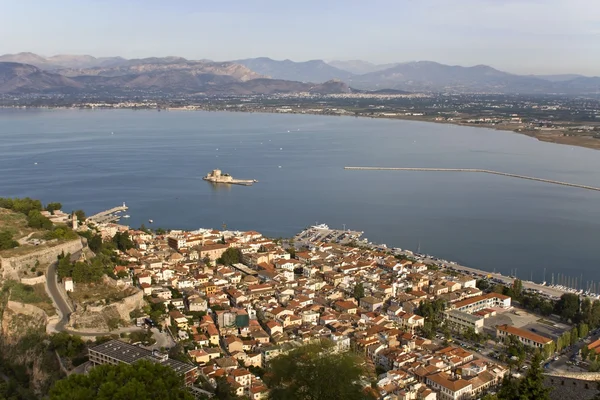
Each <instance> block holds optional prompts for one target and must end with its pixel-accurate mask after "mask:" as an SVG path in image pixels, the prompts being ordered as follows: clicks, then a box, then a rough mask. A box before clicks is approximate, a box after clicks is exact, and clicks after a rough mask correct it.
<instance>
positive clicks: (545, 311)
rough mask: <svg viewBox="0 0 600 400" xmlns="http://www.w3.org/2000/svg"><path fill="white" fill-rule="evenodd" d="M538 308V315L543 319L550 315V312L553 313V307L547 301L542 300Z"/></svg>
mask: <svg viewBox="0 0 600 400" xmlns="http://www.w3.org/2000/svg"><path fill="white" fill-rule="evenodd" d="M539 308H540V314H542V315H543V316H545V317H548V316H549V315H550V314H552V311H554V306H553V305H552V303H551V302H549V301H548V300H542V301H541V302H540V306H539Z"/></svg>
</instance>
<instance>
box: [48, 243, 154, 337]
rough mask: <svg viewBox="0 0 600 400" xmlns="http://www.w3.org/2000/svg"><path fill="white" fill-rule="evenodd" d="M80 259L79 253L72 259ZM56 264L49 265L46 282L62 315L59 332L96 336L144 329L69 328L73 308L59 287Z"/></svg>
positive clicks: (58, 327)
mask: <svg viewBox="0 0 600 400" xmlns="http://www.w3.org/2000/svg"><path fill="white" fill-rule="evenodd" d="M73 258H74V259H78V258H79V255H77V254H74V255H73V256H72V259H73ZM56 266H57V263H56V262H55V263H52V264H51V265H50V266H49V267H48V271H47V272H46V284H47V285H48V292H49V294H50V297H51V298H52V301H53V303H54V307H55V308H57V310H58V312H59V316H60V320H59V321H58V323H57V324H56V325H55V327H54V329H55V330H56V331H57V332H67V333H68V334H70V335H78V336H85V337H96V336H106V335H115V334H116V335H118V334H121V333H131V332H137V331H141V330H143V328H139V327H137V326H131V327H125V328H121V329H117V330H114V331H110V332H106V331H102V332H87V331H77V330H73V329H67V328H66V326H67V324H68V323H69V316H70V315H71V308H70V307H69V305H68V303H67V300H66V299H65V298H64V297H63V296H62V294H61V292H60V290H59V289H58V285H59V283H58V279H57V276H56Z"/></svg>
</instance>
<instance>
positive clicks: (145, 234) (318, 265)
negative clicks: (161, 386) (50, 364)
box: [44, 205, 600, 400]
mask: <svg viewBox="0 0 600 400" xmlns="http://www.w3.org/2000/svg"><path fill="white" fill-rule="evenodd" d="M124 209H126V206H125V205H123V206H122V207H117V208H115V209H114V210H117V212H120V211H123V210H124ZM44 215H47V216H48V217H51V218H53V220H54V221H55V223H57V224H61V223H69V224H71V225H72V229H73V230H74V231H76V232H79V233H80V234H83V235H84V236H87V237H88V241H89V243H90V244H91V243H92V241H94V240H96V239H97V238H101V241H102V242H105V243H112V242H115V238H117V239H116V242H117V243H118V246H117V248H116V249H115V250H114V252H115V253H116V254H115V255H116V256H117V259H118V260H119V262H118V263H117V264H115V265H114V268H113V270H112V271H109V275H110V276H112V278H111V277H107V276H105V277H104V278H103V281H104V282H110V285H111V286H112V287H113V288H114V287H116V288H120V289H119V290H123V291H127V296H130V297H128V298H133V297H135V296H137V298H136V301H135V302H129V303H127V304H128V307H129V308H128V309H126V312H121V317H120V320H119V318H117V323H115V324H114V325H112V326H110V325H111V324H108V325H109V327H108V328H107V329H106V330H105V331H104V333H102V332H99V329H100V328H99V324H98V323H97V322H94V323H91V324H88V326H86V325H85V322H86V318H87V317H85V316H84V314H83V313H82V311H81V310H80V309H81V308H84V309H87V311H90V310H91V309H92V308H93V307H92V306H91V305H89V304H88V305H83V306H81V305H75V307H74V308H75V312H73V313H72V314H70V315H67V314H68V313H69V311H65V312H61V314H63V318H66V319H67V320H70V321H67V323H68V325H67V326H68V327H70V329H71V330H69V331H68V332H69V333H72V334H81V335H83V336H92V337H94V336H95V337H98V336H101V335H104V336H103V337H106V338H107V339H106V340H108V341H106V340H104V341H103V342H102V343H101V344H97V345H90V347H89V349H88V354H87V362H86V363H85V364H83V366H82V367H79V371H80V372H81V371H85V370H89V368H93V367H94V366H95V365H102V364H120V363H125V364H132V363H134V362H136V361H138V360H151V361H153V362H155V363H160V364H163V365H165V366H168V367H169V368H172V369H173V370H174V371H175V372H177V374H179V375H181V376H182V377H183V380H184V382H185V385H187V387H188V389H189V390H190V391H191V392H192V393H193V394H194V395H195V396H196V398H207V397H208V398H210V397H213V396H214V394H215V391H218V387H219V385H227V387H228V388H230V389H231V390H232V391H233V392H234V393H235V394H236V395H237V396H246V398H251V399H266V398H267V397H268V394H269V388H268V386H267V384H266V383H265V381H264V378H265V372H266V371H268V368H269V365H270V363H271V362H272V361H273V360H274V359H275V358H276V357H278V356H279V355H282V354H286V353H288V352H290V351H292V350H293V349H297V348H299V347H301V346H303V345H305V344H308V343H325V342H326V343H328V344H329V346H330V349H331V350H329V351H332V352H334V353H346V352H352V353H354V354H356V355H358V356H360V357H361V358H363V359H364V360H365V363H366V367H367V369H368V370H369V371H371V373H370V377H369V378H367V377H365V381H364V386H365V390H368V391H371V392H372V394H373V396H374V397H375V398H381V399H390V400H391V399H400V400H413V399H424V400H434V399H463V398H480V397H482V396H483V395H484V394H486V393H494V392H495V391H497V390H499V387H500V385H501V384H502V382H503V380H504V378H505V377H508V376H509V375H510V376H513V377H522V376H525V374H526V372H527V370H528V368H529V367H530V365H529V364H530V362H531V360H532V355H533V354H538V355H539V356H540V357H541V359H542V360H543V364H544V369H545V373H546V375H545V376H546V381H547V382H548V384H550V383H549V382H550V381H552V383H551V384H552V385H554V382H555V381H556V382H559V381H562V382H564V380H565V379H567V380H569V379H571V378H570V377H569V374H570V373H571V374H572V373H573V372H582V371H586V370H588V369H589V370H590V371H593V370H594V368H596V366H597V361H595V360H596V358H595V356H596V354H597V353H600V345H599V343H600V341H593V340H592V338H593V337H594V336H593V335H596V333H597V332H596V331H594V330H593V329H592V328H595V327H597V326H598V325H600V320H598V321H596V322H593V323H592V322H590V323H589V325H588V324H587V323H584V322H580V323H579V325H577V326H575V328H573V324H572V323H570V322H567V320H565V319H564V318H561V316H560V315H555V313H558V312H562V311H555V309H559V308H560V307H559V306H556V304H560V303H561V301H563V297H564V296H563V297H559V296H556V295H554V293H555V292H544V290H543V289H544V287H543V286H542V285H537V286H529V287H524V286H523V283H522V282H521V281H520V280H518V279H508V280H506V277H504V278H505V280H501V279H498V278H496V277H494V276H493V275H492V274H488V273H485V272H483V271H477V270H469V271H467V270H461V269H460V268H459V266H457V265H456V264H454V263H450V262H447V261H445V260H439V259H433V258H431V257H430V256H425V255H420V254H415V253H412V252H410V251H403V250H401V249H388V248H387V247H386V246H385V245H376V244H372V243H369V242H368V241H367V240H364V239H361V235H362V232H358V231H351V230H346V229H343V230H336V229H330V228H329V227H328V226H326V225H324V224H321V225H316V226H312V227H309V228H307V229H306V230H304V231H302V232H300V233H299V234H298V235H296V236H295V237H294V238H291V239H287V240H286V239H273V238H268V237H265V236H263V235H262V234H261V233H259V232H256V231H236V230H226V229H223V230H216V229H208V228H206V229H197V230H194V231H182V230H171V231H164V230H162V229H157V230H156V231H151V230H149V229H147V228H145V227H143V226H142V227H140V228H139V229H132V228H130V227H129V226H126V225H122V224H119V223H115V222H112V221H109V222H100V223H98V222H97V219H96V220H94V219H87V220H85V219H84V218H81V219H79V220H78V219H77V217H76V216H75V215H74V214H73V215H69V214H65V213H62V212H61V211H57V212H46V211H44ZM55 215H56V216H55ZM98 215H103V216H104V214H102V213H100V214H98ZM95 217H96V216H95ZM96 218H97V217H96ZM113 221H114V219H113ZM90 234H92V235H93V236H90ZM90 238H91V239H90ZM121 244H123V246H121ZM95 246H99V244H98V243H96V244H95ZM87 250H88V249H86V248H83V249H82V250H81V251H79V252H78V254H80V255H79V256H78V257H79V259H81V257H83V256H82V255H81V254H85V252H86V251H87ZM59 258H60V257H59ZM63 261H64V260H63ZM67 264H68V263H67ZM61 268H62V267H61V261H60V259H59V266H58V269H59V273H58V282H57V284H58V286H59V287H60V290H58V292H59V294H58V295H57V296H59V297H65V299H64V300H65V301H66V302H71V303H74V301H75V299H76V298H82V297H83V298H86V297H88V298H89V296H90V293H91V291H92V288H94V287H97V285H95V286H94V285H92V286H90V285H89V284H88V283H86V282H83V281H81V282H78V279H82V278H78V275H77V274H76V273H75V272H73V273H72V274H71V275H72V276H68V275H69V273H66V274H65V273H62V275H61V272H60V270H61ZM48 274H50V273H48ZM52 279H57V278H55V277H54V278H52ZM50 283H51V282H50V278H49V284H50ZM534 287H535V288H540V290H538V289H535V288H534ZM552 290H554V291H557V289H556V288H554V289H552ZM132 293H133V294H132ZM562 293H563V294H564V293H565V292H564V291H563V292H562ZM559 294H560V292H559ZM573 296H576V295H575V294H573ZM142 297H143V299H142ZM513 297H514V298H513ZM517 299H518V301H517ZM531 299H536V301H538V303H537V305H536V306H532V305H531V304H530V302H531V301H532V300H531ZM53 300H54V303H55V305H56V303H57V302H58V301H62V300H58V299H53ZM588 300H589V301H591V300H590V299H589V298H588ZM99 302H100V303H103V302H104V304H105V305H106V307H110V306H114V304H110V305H109V303H108V301H105V300H103V299H99ZM81 304H84V303H81ZM553 304H554V306H553ZM590 304H591V303H590ZM544 305H548V306H549V307H550V310H545V308H544V307H545V306H544ZM94 307H96V308H97V307H98V306H97V304H95V305H94ZM590 307H591V306H590ZM594 308H595V307H594ZM100 310H102V311H100V314H102V313H108V311H107V309H106V308H104V309H102V308H100ZM59 311H60V310H59ZM123 315H125V317H123ZM127 316H129V317H127ZM571 318H572V317H571ZM74 321H76V322H74ZM594 324H595V325H594ZM49 329H51V330H52V329H53V330H55V331H60V330H61V329H60V327H59V325H55V326H53V327H51V328H49ZM119 332H120V333H121V334H120V335H119ZM140 332H142V333H143V332H146V333H147V335H146V336H144V339H143V340H141V341H140V340H139V339H137V338H138V337H139V335H138V336H135V339H134V335H133V333H140ZM573 332H575V333H573ZM173 349H177V351H178V352H179V353H178V354H177V355H176V356H175V357H174V356H173V354H172V351H173ZM169 354H171V356H169ZM582 354H585V356H583V357H582ZM589 354H593V356H589ZM586 356H587V357H586ZM586 358H587V361H586V360H585V359H586ZM81 368H83V369H81ZM531 368H533V365H532V366H531ZM580 375H581V374H580ZM583 375H585V373H583ZM581 379H582V378H581V377H578V378H577V379H575V380H573V383H572V385H575V386H577V385H579V386H578V387H579V388H583V387H584V385H585V386H586V387H587V385H588V384H587V383H585V382H588V381H586V380H585V379H584V380H583V381H582V380H581ZM569 382H571V380H569ZM582 382H584V383H582ZM563 384H564V383H563ZM570 384H571V383H570ZM575 389H576V390H579V389H577V387H576V388H575Z"/></svg>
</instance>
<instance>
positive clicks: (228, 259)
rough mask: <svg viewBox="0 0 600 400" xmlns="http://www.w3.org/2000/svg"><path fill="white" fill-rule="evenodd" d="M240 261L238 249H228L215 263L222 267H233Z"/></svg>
mask: <svg viewBox="0 0 600 400" xmlns="http://www.w3.org/2000/svg"><path fill="white" fill-rule="evenodd" d="M241 260H242V252H241V251H240V249H236V248H234V247H230V248H228V249H227V250H225V252H224V253H223V255H222V256H221V257H220V258H219V259H218V260H217V262H219V263H221V264H223V265H233V264H237V263H239V262H241Z"/></svg>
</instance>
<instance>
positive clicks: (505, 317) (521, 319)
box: [484, 308, 571, 339]
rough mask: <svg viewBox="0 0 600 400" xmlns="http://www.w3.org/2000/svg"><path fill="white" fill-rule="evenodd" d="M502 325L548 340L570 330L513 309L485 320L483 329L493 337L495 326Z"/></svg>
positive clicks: (559, 324)
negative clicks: (511, 326)
mask: <svg viewBox="0 0 600 400" xmlns="http://www.w3.org/2000/svg"><path fill="white" fill-rule="evenodd" d="M503 324H508V325H514V326H515V327H517V328H521V329H525V330H527V331H529V332H532V333H536V334H538V335H542V336H545V337H548V338H550V339H556V338H558V337H559V336H560V335H562V334H563V333H564V332H565V331H568V330H570V329H571V328H570V327H569V326H568V325H565V324H562V323H560V322H558V321H554V320H551V319H548V318H542V317H540V316H539V315H535V314H531V313H529V312H527V311H525V310H522V309H515V308H513V309H511V310H508V311H504V312H502V313H500V312H498V314H497V315H496V316H493V317H489V318H486V319H485V321H484V329H485V331H486V332H487V333H489V334H490V335H493V336H495V334H496V326H498V325H503Z"/></svg>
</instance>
